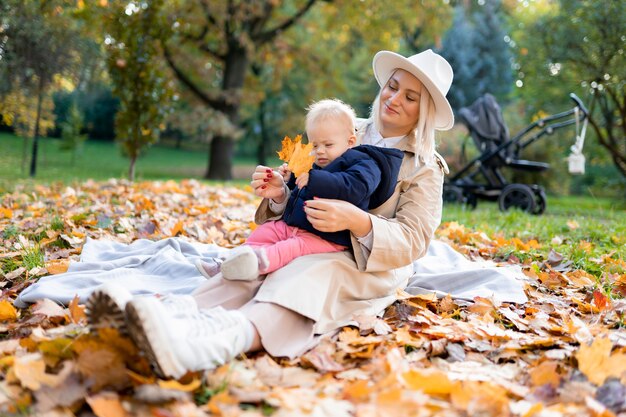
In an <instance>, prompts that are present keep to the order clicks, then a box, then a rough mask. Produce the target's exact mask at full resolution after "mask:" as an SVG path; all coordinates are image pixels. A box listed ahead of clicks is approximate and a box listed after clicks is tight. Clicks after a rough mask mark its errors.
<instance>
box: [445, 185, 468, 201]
mask: <svg viewBox="0 0 626 417" xmlns="http://www.w3.org/2000/svg"><path fill="white" fill-rule="evenodd" d="M463 200H464V199H463V189H462V188H461V187H457V186H455V185H447V184H445V185H444V187H443V201H445V202H446V203H463Z"/></svg>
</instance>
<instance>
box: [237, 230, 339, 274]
mask: <svg viewBox="0 0 626 417" xmlns="http://www.w3.org/2000/svg"><path fill="white" fill-rule="evenodd" d="M246 245H249V246H252V247H255V248H263V249H265V252H266V254H267V258H268V260H269V266H268V267H267V268H266V269H264V270H262V271H259V272H261V273H262V274H268V273H270V272H273V271H275V270H277V269H279V268H281V267H283V266H285V265H287V264H288V263H289V262H291V261H293V260H294V259H296V258H297V257H299V256H302V255H312V254H314V253H329V252H341V251H342V250H345V249H346V247H345V246H341V245H338V244H336V243H332V242H329V241H327V240H324V239H322V238H321V237H319V236H317V235H315V234H313V233H311V232H307V231H306V230H302V229H300V228H298V227H294V226H289V225H288V224H287V223H285V222H284V221H282V220H278V221H270V222H267V223H263V224H262V225H260V226H259V227H257V228H256V229H255V230H254V231H253V232H252V233H251V234H250V236H249V237H248V240H247V241H246Z"/></svg>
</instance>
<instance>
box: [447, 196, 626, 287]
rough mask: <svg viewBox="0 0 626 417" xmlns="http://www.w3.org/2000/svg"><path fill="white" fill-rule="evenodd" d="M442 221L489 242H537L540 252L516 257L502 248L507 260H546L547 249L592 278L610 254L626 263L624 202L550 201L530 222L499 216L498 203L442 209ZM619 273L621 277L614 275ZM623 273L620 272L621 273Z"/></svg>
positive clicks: (520, 215) (515, 213)
mask: <svg viewBox="0 0 626 417" xmlns="http://www.w3.org/2000/svg"><path fill="white" fill-rule="evenodd" d="M443 221H444V222H451V221H456V222H458V223H460V224H463V225H465V226H467V227H469V228H471V229H473V230H479V231H483V232H485V233H487V235H488V236H490V237H494V236H502V237H504V238H506V239H511V238H519V239H521V240H522V241H524V242H528V241H529V240H532V239H535V240H537V242H538V243H539V244H540V245H541V247H540V248H539V249H535V250H531V251H520V250H518V249H516V248H513V247H511V246H505V247H503V248H501V253H500V254H499V255H500V256H501V257H502V258H504V259H506V258H507V257H509V256H516V257H517V258H519V259H520V260H522V261H524V260H525V259H532V258H537V257H539V258H543V259H545V258H546V257H547V255H548V253H549V252H550V250H551V249H554V250H555V251H557V252H559V253H560V254H562V255H564V256H565V257H566V258H567V259H570V260H572V262H573V266H574V267H576V268H582V269H585V270H586V271H587V272H590V273H592V274H594V275H596V276H600V275H601V273H602V271H603V270H605V269H603V268H602V267H601V266H600V262H599V259H600V258H601V257H602V255H607V254H611V253H612V255H611V256H612V258H613V259H621V260H626V202H625V201H618V200H611V199H601V198H593V197H578V196H576V197H574V196H569V197H552V196H548V204H547V209H546V211H545V213H544V214H543V215H541V216H534V215H530V214H527V213H525V212H521V211H519V210H509V211H507V212H501V211H499V210H498V208H497V205H496V203H493V202H483V201H481V202H479V204H478V207H477V208H476V209H475V210H473V211H472V210H468V209H465V208H464V207H463V206H459V205H455V204H446V205H445V206H444V213H443ZM616 272H620V271H616ZM623 272H626V271H621V272H620V273H623Z"/></svg>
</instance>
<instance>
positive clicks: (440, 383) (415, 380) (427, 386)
mask: <svg viewBox="0 0 626 417" xmlns="http://www.w3.org/2000/svg"><path fill="white" fill-rule="evenodd" d="M402 379H403V380H404V382H405V384H406V386H407V387H408V388H411V389H415V390H420V391H422V392H424V393H426V394H450V393H451V392H452V390H453V389H454V387H455V382H452V381H450V379H449V378H448V375H447V374H446V373H445V372H442V371H439V370H437V369H430V368H429V369H412V370H410V371H408V372H405V373H403V374H402Z"/></svg>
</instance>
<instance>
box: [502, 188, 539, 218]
mask: <svg viewBox="0 0 626 417" xmlns="http://www.w3.org/2000/svg"><path fill="white" fill-rule="evenodd" d="M498 206H499V207H500V210H501V211H507V210H508V209H510V208H511V207H514V208H518V209H520V210H522V211H525V212H527V213H532V214H535V210H536V209H537V203H536V200H535V193H534V192H533V189H532V188H530V187H529V186H528V185H526V184H509V185H507V186H506V187H504V189H503V190H502V193H500V197H498Z"/></svg>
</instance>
